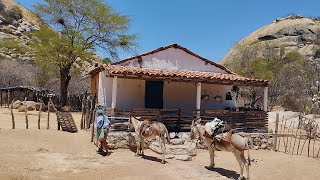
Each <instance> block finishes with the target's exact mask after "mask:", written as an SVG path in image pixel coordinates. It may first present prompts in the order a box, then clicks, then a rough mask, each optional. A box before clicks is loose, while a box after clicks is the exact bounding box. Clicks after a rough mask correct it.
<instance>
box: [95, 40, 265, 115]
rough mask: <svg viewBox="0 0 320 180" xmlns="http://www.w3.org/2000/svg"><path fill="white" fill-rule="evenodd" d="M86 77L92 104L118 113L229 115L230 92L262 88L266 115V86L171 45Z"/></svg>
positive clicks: (262, 81)
mask: <svg viewBox="0 0 320 180" xmlns="http://www.w3.org/2000/svg"><path fill="white" fill-rule="evenodd" d="M90 74H91V93H92V95H93V96H94V95H95V96H96V97H97V100H98V103H99V104H101V105H104V106H106V107H111V108H116V109H120V110H130V109H131V108H154V109H176V108H179V109H181V110H182V112H185V113H190V112H192V111H194V110H196V109H198V110H200V109H211V110H224V109H234V108H236V101H235V99H234V98H232V96H231V89H232V87H233V86H257V87H265V88H264V92H265V97H264V107H263V108H264V110H266V109H267V108H266V107H267V91H268V89H267V86H268V81H266V80H258V79H250V78H245V77H241V76H239V75H236V74H234V73H233V72H231V71H230V70H228V69H227V68H225V67H223V66H222V65H219V64H216V63H214V62H212V61H210V60H208V59H205V58H203V57H201V56H199V55H197V54H195V53H193V52H191V51H190V50H188V49H186V48H184V47H181V46H179V45H177V44H172V45H169V46H166V47H161V48H158V49H156V50H153V51H150V52H147V53H144V54H140V55H137V56H134V57H130V58H127V59H124V60H121V61H119V62H115V63H113V64H108V65H105V64H104V65H103V67H102V68H101V67H96V68H94V69H93V70H91V71H90Z"/></svg>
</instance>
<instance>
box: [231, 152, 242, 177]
mask: <svg viewBox="0 0 320 180" xmlns="http://www.w3.org/2000/svg"><path fill="white" fill-rule="evenodd" d="M233 154H234V156H235V157H236V159H237V161H238V164H239V166H240V177H239V178H238V180H241V179H243V162H242V159H241V153H240V152H237V151H236V152H233Z"/></svg>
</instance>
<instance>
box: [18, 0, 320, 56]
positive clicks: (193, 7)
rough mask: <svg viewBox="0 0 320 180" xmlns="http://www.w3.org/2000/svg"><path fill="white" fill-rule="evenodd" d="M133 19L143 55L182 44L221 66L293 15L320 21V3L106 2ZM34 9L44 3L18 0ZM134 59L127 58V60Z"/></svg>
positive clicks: (315, 0) (304, 0) (285, 0)
mask: <svg viewBox="0 0 320 180" xmlns="http://www.w3.org/2000/svg"><path fill="white" fill-rule="evenodd" d="M104 1H105V2H107V3H108V4H109V5H111V6H112V7H113V8H114V9H115V10H116V11H117V12H119V13H121V14H123V15H128V16H129V17H131V19H132V23H131V28H130V33H135V34H137V35H138V39H137V42H138V43H139V45H140V47H139V48H138V53H139V54H141V53H144V52H148V51H151V50H154V49H157V48H159V47H161V46H166V45H169V44H173V43H177V44H179V45H181V46H184V47H186V48H188V49H189V50H191V51H193V52H195V53H197V54H198V55H200V56H203V57H205V58H207V59H210V60H212V61H214V62H219V61H220V60H221V59H222V58H223V57H224V56H225V55H226V53H227V52H228V51H229V50H230V49H231V48H232V47H233V46H234V45H235V43H237V42H238V41H240V40H241V39H242V38H244V37H246V36H247V35H249V34H250V33H252V32H253V31H255V30H257V29H259V28H261V27H263V26H265V25H267V24H270V23H272V21H273V20H274V19H275V18H278V17H284V16H287V15H289V14H292V13H295V14H302V15H305V16H313V17H318V16H320V12H319V7H320V1H319V0H268V1H266V0H265V1H262V0H260V1H259V0H157V1H156V0H104ZM17 2H18V3H20V4H21V5H23V6H25V7H27V8H29V9H32V6H33V5H34V4H35V3H37V2H41V0H17ZM128 56H131V55H130V54H122V55H121V57H120V58H126V57H128Z"/></svg>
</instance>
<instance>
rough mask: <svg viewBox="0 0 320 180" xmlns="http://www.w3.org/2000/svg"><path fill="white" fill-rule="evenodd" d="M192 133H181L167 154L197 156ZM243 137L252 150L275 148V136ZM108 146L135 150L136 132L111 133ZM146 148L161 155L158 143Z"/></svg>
mask: <svg viewBox="0 0 320 180" xmlns="http://www.w3.org/2000/svg"><path fill="white" fill-rule="evenodd" d="M189 134H190V133H188V132H181V133H179V138H176V139H171V143H172V144H170V145H167V153H168V154H173V155H178V154H189V155H195V148H196V147H195V140H191V139H190V136H189ZM174 135H175V134H174V133H171V134H170V137H171V138H173V137H174ZM239 135H241V136H242V137H245V138H247V139H248V140H249V147H250V149H254V150H258V149H266V150H271V149H272V147H273V141H274V140H273V135H272V134H269V133H239ZM108 145H109V147H110V149H118V148H122V149H130V148H132V149H135V148H136V147H137V135H136V133H135V132H117V131H113V132H110V133H109V135H108ZM145 148H150V149H152V150H153V151H155V152H158V153H160V148H159V144H158V141H150V140H146V141H145ZM197 148H198V149H206V147H205V146H204V145H203V144H202V143H201V142H200V143H199V144H198V147H197Z"/></svg>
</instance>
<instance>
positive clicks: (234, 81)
mask: <svg viewBox="0 0 320 180" xmlns="http://www.w3.org/2000/svg"><path fill="white" fill-rule="evenodd" d="M103 69H105V70H106V72H107V74H108V75H110V76H119V77H121V76H126V77H127V78H130V77H142V78H146V79H159V78H162V79H171V80H176V81H195V82H204V83H214V84H229V85H245V86H263V87H265V86H268V84H269V82H268V81H267V80H259V79H251V78H245V77H242V76H239V75H236V74H222V73H212V72H199V71H175V70H161V69H147V68H139V67H129V66H118V65H110V64H109V65H106V64H104V65H103Z"/></svg>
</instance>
